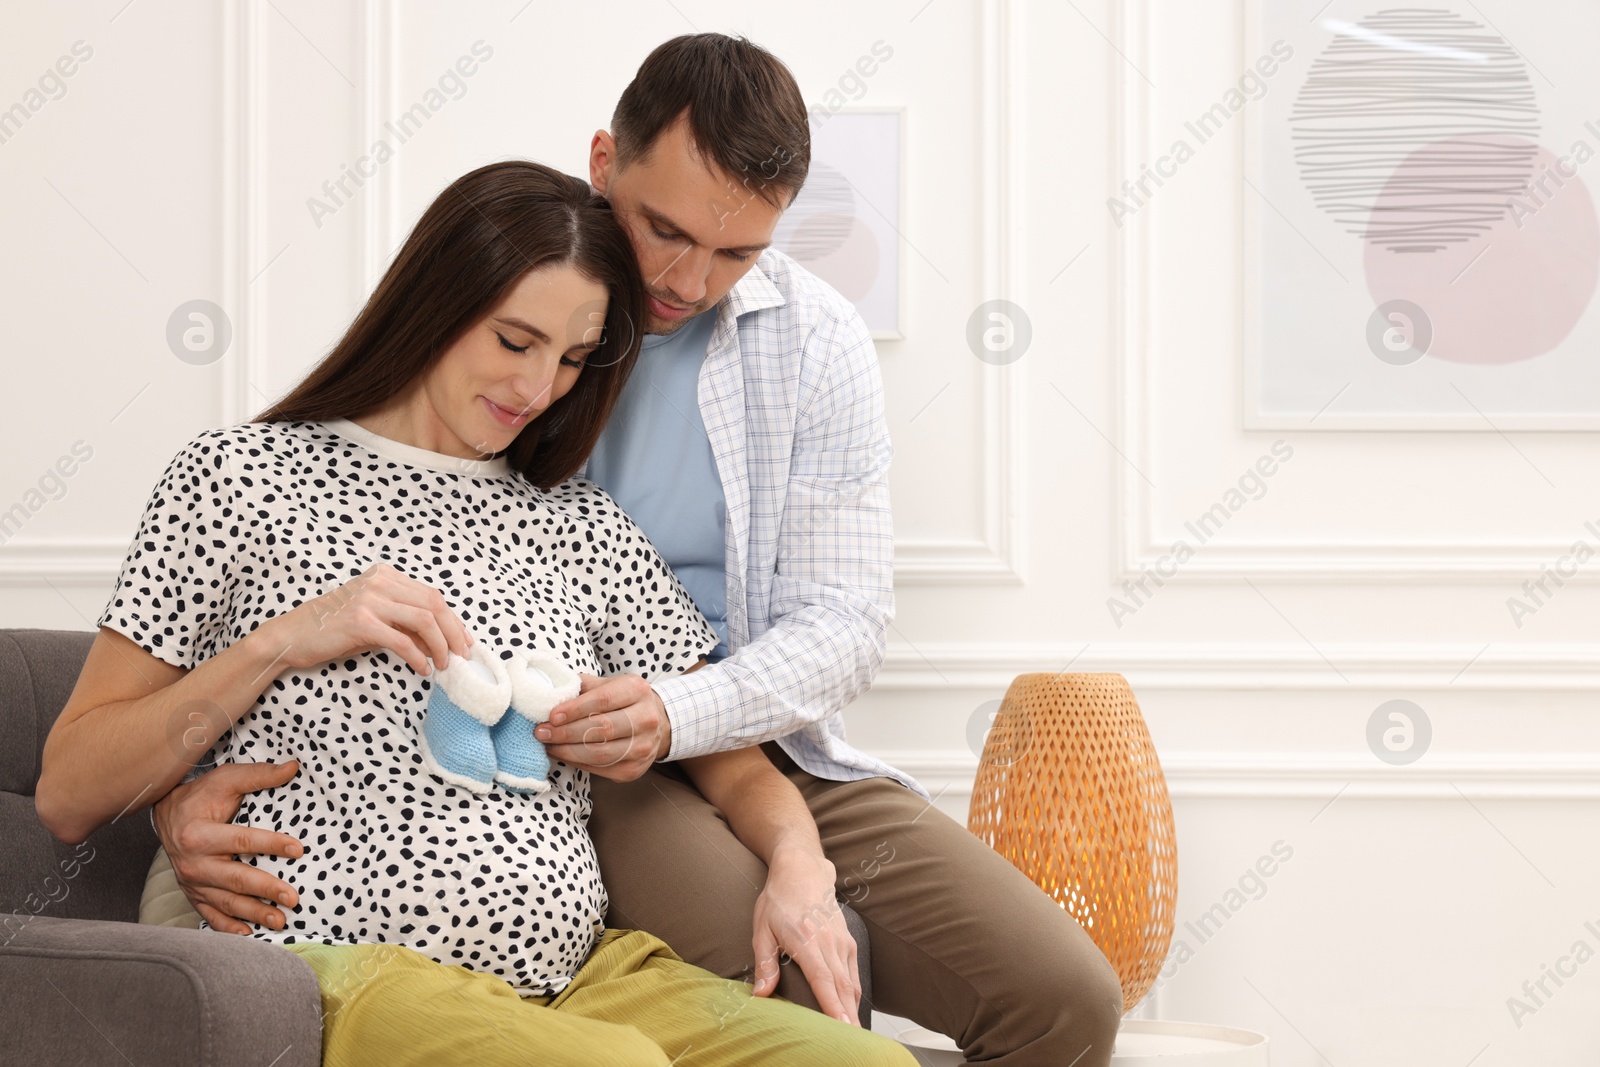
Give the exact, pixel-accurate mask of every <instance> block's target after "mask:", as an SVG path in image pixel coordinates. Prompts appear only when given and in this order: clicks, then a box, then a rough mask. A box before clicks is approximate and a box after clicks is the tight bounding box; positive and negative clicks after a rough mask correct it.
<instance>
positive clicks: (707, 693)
mask: <svg viewBox="0 0 1600 1067" xmlns="http://www.w3.org/2000/svg"><path fill="white" fill-rule="evenodd" d="M652 688H654V689H655V691H656V696H658V697H660V698H661V705H662V707H664V708H666V709H667V722H669V723H670V724H671V725H672V747H671V749H670V750H669V751H668V752H667V754H666V755H665V756H662V757H661V758H660V759H659V760H657V762H659V763H665V762H668V761H671V760H680V759H688V758H689V757H691V756H704V755H708V754H710V753H711V752H714V751H716V748H715V745H716V741H717V723H716V721H715V716H714V715H713V714H708V712H714V710H715V709H716V708H717V706H718V704H717V694H716V690H717V679H716V676H715V672H708V671H707V669H706V668H704V667H702V668H701V669H700V670H698V671H695V672H694V673H693V674H675V675H673V676H671V677H670V678H662V679H661V680H659V681H657V682H655V683H653V685H652Z"/></svg>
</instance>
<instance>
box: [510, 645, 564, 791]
mask: <svg viewBox="0 0 1600 1067" xmlns="http://www.w3.org/2000/svg"><path fill="white" fill-rule="evenodd" d="M506 670H507V672H508V673H509V674H510V675H511V712H512V713H511V714H508V715H506V717H505V718H503V719H501V720H500V722H499V723H498V724H496V726H495V728H494V731H493V735H494V754H495V760H496V762H497V763H498V764H499V765H500V769H499V771H498V772H497V773H496V774H495V776H494V780H495V781H497V782H499V783H500V784H501V785H502V786H504V787H505V788H507V789H509V790H511V791H512V792H515V793H532V794H534V795H535V796H537V795H538V794H540V793H543V792H544V791H545V790H546V789H549V788H550V781H549V775H550V755H549V753H547V752H546V751H545V749H544V743H543V742H541V741H540V740H539V739H538V738H536V737H534V736H533V727H534V724H535V723H541V722H546V721H548V720H549V718H550V709H552V708H554V707H555V706H556V705H557V704H559V703H561V702H562V701H563V700H571V699H572V698H573V697H575V696H577V695H578V691H579V689H580V688H581V680H580V679H579V678H578V675H577V673H576V672H575V671H572V670H569V669H568V668H567V666H566V664H564V663H562V662H561V660H560V659H559V658H557V657H556V656H555V655H554V654H553V653H550V652H518V653H516V654H514V655H513V656H512V658H511V661H510V662H509V663H507V664H506Z"/></svg>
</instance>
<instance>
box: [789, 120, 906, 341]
mask: <svg viewBox="0 0 1600 1067" xmlns="http://www.w3.org/2000/svg"><path fill="white" fill-rule="evenodd" d="M904 174H905V109H904V108H903V107H881V108H865V107H843V108H837V109H835V108H813V109H812V111H811V168H810V171H809V173H808V175H807V177H806V184H805V186H804V187H803V188H802V189H801V190H800V193H799V195H798V196H796V197H795V200H794V203H792V204H791V205H789V208H788V210H786V211H785V212H784V213H783V216H782V217H781V218H780V219H779V221H778V225H777V227H776V228H775V230H774V232H773V244H774V246H775V247H777V248H778V249H779V250H781V251H783V252H785V253H787V254H788V255H790V256H792V257H793V258H794V259H796V260H797V261H798V262H799V263H800V264H801V265H802V266H804V267H805V268H806V269H807V270H810V271H811V272H812V273H813V274H816V275H817V276H818V277H819V278H821V279H823V280H824V281H826V282H827V283H828V284H830V285H832V286H833V287H834V288H835V289H837V290H839V292H840V294H841V295H843V296H844V297H845V299H847V300H849V301H851V303H853V304H855V306H856V310H857V311H859V312H860V314H861V317H862V319H863V320H864V321H865V322H866V324H867V328H868V329H869V330H870V331H871V333H872V338H873V340H875V341H899V340H903V339H904V337H905V333H904V329H903V322H904V308H905V291H904V290H905V269H904V267H905V264H904V261H903V258H902V255H901V245H902V243H903V241H902V238H901V236H900V235H901V233H902V231H903V230H904V212H905V189H904Z"/></svg>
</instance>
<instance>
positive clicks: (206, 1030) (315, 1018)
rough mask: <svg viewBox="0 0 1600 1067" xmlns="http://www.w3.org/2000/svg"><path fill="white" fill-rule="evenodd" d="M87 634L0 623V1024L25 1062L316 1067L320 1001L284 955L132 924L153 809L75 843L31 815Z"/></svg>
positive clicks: (150, 846)
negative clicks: (45, 754) (44, 755)
mask: <svg viewBox="0 0 1600 1067" xmlns="http://www.w3.org/2000/svg"><path fill="white" fill-rule="evenodd" d="M93 640H94V635H93V634H92V633H73V632H68V631H52V630H0V841H4V842H5V847H4V859H3V860H0V1017H3V1018H4V1020H5V1025H4V1030H5V1034H6V1037H5V1046H6V1048H5V1054H4V1058H5V1059H6V1061H7V1062H11V1063H31V1064H100V1063H105V1064H118V1065H126V1064H129V1063H133V1064H140V1065H143V1064H172V1065H187V1064H230V1065H231V1064H239V1065H259V1067H268V1065H271V1067H317V1064H319V1063H321V1061H322V1001H321V997H320V996H319V994H318V992H317V979H316V975H314V974H313V973H312V971H311V968H310V967H309V966H308V965H307V964H306V963H305V962H304V961H303V960H301V959H300V957H298V956H296V955H295V954H294V953H292V952H286V951H285V950H283V949H281V948H278V947H277V946H276V945H271V944H268V943H267V942H264V941H256V940H254V939H252V938H247V937H227V936H222V935H219V934H216V933H214V932H212V931H209V930H180V929H174V928H171V927H165V926H140V925H138V918H139V896H140V893H141V892H142V891H143V889H144V882H145V873H146V872H147V871H148V870H149V868H150V860H151V858H152V857H153V856H154V855H155V851H156V848H157V846H158V845H159V844H160V842H159V841H158V840H157V838H156V835H155V831H154V830H152V829H151V827H150V816H149V810H148V809H147V808H140V809H137V810H134V811H130V812H128V813H127V814H126V815H124V816H123V817H122V818H120V819H118V820H116V821H115V822H113V823H111V824H110V825H108V826H105V827H102V828H101V829H100V830H99V831H98V832H96V833H95V834H94V835H93V836H92V837H90V838H89V839H88V840H87V841H85V842H84V843H83V844H81V845H78V846H72V845H64V844H62V843H61V842H59V841H57V840H56V839H55V837H54V836H52V835H51V833H50V831H48V830H46V829H45V828H44V826H43V825H41V824H40V822H39V818H38V816H37V815H35V814H34V810H33V789H34V785H35V783H37V782H38V780H39V756H40V753H41V752H42V751H43V749H44V739H45V737H46V736H47V735H48V734H49V733H50V727H51V725H52V724H53V723H54V722H55V720H56V716H57V715H59V714H60V713H61V708H62V706H63V705H64V704H65V703H66V701H67V696H68V694H69V693H71V692H72V687H73V684H74V683H75V682H76V681H77V679H78V671H79V670H80V669H81V668H82V666H83V660H84V657H85V656H86V655H88V652H89V644H90V642H92V641H93Z"/></svg>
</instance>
